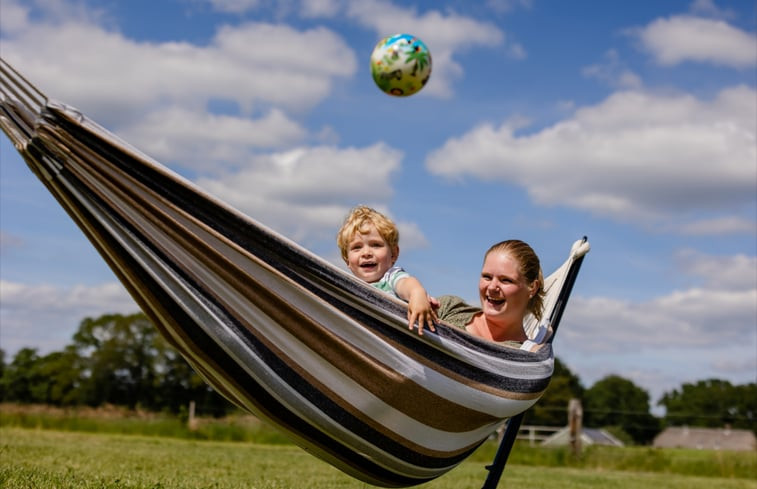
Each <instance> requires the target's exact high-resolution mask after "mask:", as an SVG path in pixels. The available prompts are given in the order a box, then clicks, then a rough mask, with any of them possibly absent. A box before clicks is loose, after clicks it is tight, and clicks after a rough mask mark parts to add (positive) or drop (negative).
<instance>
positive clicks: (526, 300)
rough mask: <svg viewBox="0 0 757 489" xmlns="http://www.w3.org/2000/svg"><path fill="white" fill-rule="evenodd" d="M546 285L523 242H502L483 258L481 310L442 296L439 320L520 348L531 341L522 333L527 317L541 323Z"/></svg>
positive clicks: (479, 292)
mask: <svg viewBox="0 0 757 489" xmlns="http://www.w3.org/2000/svg"><path fill="white" fill-rule="evenodd" d="M543 284H544V278H543V276H542V271H541V265H540V264H539V257H538V256H536V253H535V252H534V250H533V249H532V248H531V247H530V246H529V245H528V244H526V243H524V242H523V241H519V240H507V241H502V242H500V243H497V244H495V245H494V246H492V247H491V248H489V250H488V251H487V252H486V255H484V264H483V266H482V267H481V277H480V278H479V281H478V294H479V299H480V301H481V307H480V308H479V307H475V306H471V305H469V304H466V303H465V302H464V301H463V300H462V299H461V298H459V297H456V296H449V295H447V296H441V297H439V298H438V299H439V309H438V310H437V317H438V318H439V319H440V320H442V321H444V322H446V323H448V324H451V325H453V326H457V327H459V328H462V329H465V330H466V331H468V332H469V333H471V334H473V335H476V336H479V337H481V338H484V339H487V340H490V341H495V342H498V343H505V344H508V345H510V346H517V347H520V346H521V345H522V344H523V343H524V342H525V341H526V340H528V337H527V336H526V332H525V330H524V329H523V319H524V318H525V316H526V314H527V313H529V312H530V313H532V314H533V315H534V316H535V317H536V318H537V319H541V313H542V307H543V299H544V288H543ZM529 349H530V348H529Z"/></svg>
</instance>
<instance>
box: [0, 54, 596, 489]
mask: <svg viewBox="0 0 757 489" xmlns="http://www.w3.org/2000/svg"><path fill="white" fill-rule="evenodd" d="M0 126H1V127H2V129H3V131H4V132H5V133H6V135H7V136H8V137H9V138H10V139H11V141H12V142H13V143H14V145H15V147H16V149H17V150H18V151H19V153H21V155H22V156H23V157H24V159H25V161H26V162H27V164H28V165H29V167H30V168H31V170H32V171H33V172H34V173H35V174H36V175H37V176H38V177H39V179H40V180H41V181H42V183H43V184H44V185H45V186H46V187H47V188H48V190H49V191H50V192H51V193H52V195H53V196H54V197H55V198H56V199H57V201H58V202H59V203H60V205H61V206H62V207H63V208H64V209H65V210H66V211H67V212H68V214H69V215H70V216H71V218H72V219H73V220H74V221H75V222H76V224H77V225H78V226H79V227H80V228H81V230H82V231H83V232H84V233H85V234H86V236H87V237H88V238H89V240H90V241H91V242H92V244H93V245H94V246H95V247H96V248H97V250H98V251H99V253H100V254H101V255H102V257H103V258H104V259H105V261H106V262H107V263H108V264H109V266H110V267H111V268H112V269H113V271H114V272H115V274H116V275H117V276H118V278H119V279H120V281H121V282H122V283H123V285H124V286H125V287H126V289H127V290H128V291H129V293H130V294H131V295H132V296H133V297H134V299H135V300H136V301H137V303H138V304H139V305H140V307H141V308H142V309H143V311H144V312H145V313H146V314H147V315H148V316H149V317H150V319H151V320H152V321H153V322H154V324H155V325H156V327H157V328H158V329H159V330H160V332H161V334H162V335H163V336H165V338H166V339H167V340H168V341H169V343H170V344H171V345H172V346H173V347H174V348H176V349H177V350H178V351H179V352H180V353H181V354H182V355H183V356H184V358H185V359H186V360H187V361H188V362H189V363H190V364H191V366H192V367H193V368H194V369H195V370H196V371H197V372H198V373H199V374H200V375H202V377H203V378H204V379H205V380H206V381H207V382H208V384H210V385H211V386H212V387H213V388H214V389H215V390H216V391H218V392H219V393H220V394H222V395H223V396H225V397H226V398H228V399H229V400H230V401H231V402H233V403H234V404H236V405H237V406H239V407H241V408H243V409H245V410H247V411H249V412H251V413H253V414H255V415H256V416H258V417H260V418H262V419H263V420H265V421H267V422H269V423H271V424H272V425H274V426H276V427H278V428H279V429H281V430H283V431H284V432H285V433H287V434H288V435H289V436H290V437H291V439H292V440H293V441H294V442H295V443H297V444H298V445H299V446H301V447H302V448H304V449H305V450H307V451H309V452H310V453H312V454H313V455H315V456H317V457H319V458H321V459H323V460H325V461H326V462H328V463H330V464H332V465H334V466H335V467H337V468H339V469H341V470H342V471H344V472H346V473H347V474H350V475H351V476H353V477H355V478H357V479H360V480H362V481H364V482H367V483H370V484H373V485H379V486H386V487H406V486H411V485H415V484H420V483H423V482H427V481H429V480H432V479H434V478H436V477H438V476H440V475H442V474H444V473H446V472H447V471H449V470H450V469H452V468H454V467H455V466H457V465H458V464H459V463H460V462H461V461H462V460H464V459H465V458H466V457H467V456H468V455H470V454H471V453H472V452H473V451H474V450H475V449H476V448H477V447H478V446H479V445H480V444H481V443H482V442H483V441H485V440H486V439H487V438H488V437H489V436H490V435H491V434H492V433H493V432H495V430H497V428H499V427H500V426H502V424H503V422H504V421H505V420H506V419H507V418H510V417H512V416H514V415H517V414H518V413H522V412H524V411H525V410H526V409H528V408H529V407H530V406H531V405H533V404H534V403H535V402H536V401H537V400H538V399H539V397H540V396H541V395H542V393H543V392H544V391H545V389H546V388H547V385H548V384H549V380H550V377H551V375H552V370H553V360H554V359H553V352H552V347H551V341H550V342H548V343H547V344H545V345H544V346H543V347H542V348H541V349H540V350H539V351H538V352H535V353H531V352H527V351H522V350H518V349H514V348H508V347H505V346H501V345H498V344H494V343H490V342H486V341H483V340H480V339H478V338H476V337H473V336H471V335H469V334H467V333H466V332H464V331H462V330H459V329H457V328H453V327H449V326H446V325H444V324H440V325H439V326H438V328H437V332H436V333H432V332H427V333H426V334H424V335H423V336H419V335H418V334H417V333H416V332H412V331H409V330H408V329H407V324H406V321H407V320H406V306H405V305H404V303H402V302H401V301H398V300H395V299H393V298H392V297H390V296H388V295H386V294H384V293H382V292H379V291H377V290H376V289H374V288H373V287H371V286H370V285H367V284H365V283H362V282H361V281H359V280H357V279H355V278H354V277H352V276H351V275H350V274H348V273H347V272H345V271H343V270H341V269H339V268H337V267H335V266H333V265H331V264H329V263H327V262H326V261H324V260H322V259H320V258H319V257H317V256H315V255H313V254H311V253H309V252H308V251H306V250H305V249H303V248H301V247H299V246H298V245H296V244H295V243H293V242H291V241H289V240H287V239H285V238H284V237H282V236H280V235H278V234H277V233H275V232H273V231H271V230H269V229H267V228H266V227H264V226H262V225H261V224H259V223H257V222H255V221H254V220H252V219H250V218H249V217H247V216H245V215H243V214H241V213H240V212H238V211H236V210H234V209H232V208H231V207H229V206H227V205H225V204H224V203H222V202H219V201H218V200H216V199H214V198H213V197H210V196H208V195H207V194H205V193H204V192H203V191H201V190H199V189H198V188H196V187H195V186H193V185H192V184H191V183H189V182H188V181H185V180H184V179H182V178H181V177H179V176H177V175H175V174H173V173H172V172H170V171H169V170H168V169H166V168H164V167H163V166H161V165H160V164H158V163H156V162H154V161H153V160H151V159H150V158H148V157H147V156H145V155H143V154H142V153H140V152H139V151H138V150H136V149H134V148H133V147H131V146H130V145H128V144H127V143H125V142H123V141H121V140H119V139H118V138H117V137H116V136H114V135H113V134H111V133H109V132H108V131H107V130H105V129H103V128H102V127H100V126H99V125H97V124H96V123H95V122H93V121H92V120H90V119H88V118H87V117H86V116H84V115H83V114H82V113H80V112H78V111H77V110H76V109H74V108H72V107H70V106H67V105H64V104H61V103H57V102H54V101H51V100H48V99H47V97H45V96H44V95H43V94H42V93H41V92H39V91H38V90H37V89H36V88H34V87H33V86H32V85H31V84H30V83H28V82H27V81H26V80H25V79H23V77H21V76H20V75H19V74H18V73H17V72H16V71H15V70H13V68H12V67H10V65H8V64H7V63H5V62H4V61H2V60H1V59H0ZM588 249H589V245H588V242H587V241H586V239H585V238H584V239H583V240H579V241H577V242H576V243H575V244H574V245H573V247H572V249H571V251H570V254H569V257H568V259H567V260H566V261H565V263H564V264H563V265H562V266H561V267H560V268H559V269H558V270H557V271H555V273H553V274H552V275H550V276H549V277H548V279H547V280H546V289H547V298H546V309H545V317H546V318H548V320H549V321H551V327H552V328H553V330H556V328H557V323H558V322H559V319H560V315H561V313H562V310H563V307H564V304H565V301H566V300H567V296H568V294H569V293H570V289H571V287H572V284H573V280H575V274H576V273H577V271H578V268H579V266H580V263H581V261H582V259H583V255H584V254H585V253H586V252H587V251H588ZM526 327H527V331H528V332H529V333H530V334H531V335H532V336H533V335H534V334H536V333H535V332H536V331H537V330H538V329H539V325H538V324H537V323H536V321H535V320H534V319H533V318H530V319H529V321H528V324H527V325H526ZM495 484H496V482H495Z"/></svg>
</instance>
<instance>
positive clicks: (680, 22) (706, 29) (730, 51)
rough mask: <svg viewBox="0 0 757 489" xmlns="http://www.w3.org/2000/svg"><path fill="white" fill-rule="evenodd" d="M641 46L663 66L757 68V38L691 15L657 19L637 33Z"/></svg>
mask: <svg viewBox="0 0 757 489" xmlns="http://www.w3.org/2000/svg"><path fill="white" fill-rule="evenodd" d="M637 35H638V37H639V40H640V41H641V43H642V46H643V47H644V48H645V49H646V50H647V51H649V52H650V53H651V54H652V56H653V57H654V58H655V60H656V61H657V62H658V63H660V64H661V65H666V66H669V65H676V64H679V63H683V62H685V61H694V62H700V63H712V64H715V65H719V66H731V67H735V68H746V67H750V66H754V65H755V64H757V38H756V37H755V35H754V33H752V32H746V31H743V30H740V29H738V28H736V27H734V26H732V25H730V24H728V23H726V22H725V21H722V20H713V19H705V18H701V17H693V16H688V15H681V16H674V17H670V18H666V19H657V20H654V21H653V22H651V23H650V24H649V25H647V26H646V27H644V28H642V29H640V30H638V32H637Z"/></svg>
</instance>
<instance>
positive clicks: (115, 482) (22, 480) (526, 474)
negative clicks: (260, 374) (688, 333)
mask: <svg viewBox="0 0 757 489" xmlns="http://www.w3.org/2000/svg"><path fill="white" fill-rule="evenodd" d="M475 458H476V457H474V459H475ZM485 477H486V471H485V470H484V468H483V464H482V463H481V462H479V461H471V462H465V463H463V464H462V465H461V466H460V467H458V468H456V469H455V470H453V471H451V472H450V473H448V474H447V475H445V476H443V477H441V478H439V479H437V480H436V481H433V482H431V483H428V484H425V485H423V486H420V487H422V488H428V489H467V488H472V489H473V488H475V489H479V488H480V487H481V486H482V485H483V481H484V479H485ZM0 487H2V488H6V489H20V488H25V489H26V488H29V489H31V488H35V489H37V488H43V487H44V488H56V489H67V488H76V489H80V488H85V489H87V488H92V489H95V488H97V489H115V488H119V489H121V488H144V489H174V488H175V489H179V488H181V489H185V488H186V489H193V488H198V489H199V488H207V489H211V488H212V489H230V488H240V489H241V488H245V489H287V488H297V489H299V488H307V489H336V488H340V489H358V488H368V487H371V486H369V485H367V484H364V483H362V482H359V481H356V480H355V479H352V478H350V477H348V476H346V475H344V474H342V473H341V472H339V471H338V470H336V469H334V468H332V467H331V466H329V465H327V464H325V463H323V462H321V461H319V460H317V459H316V458H314V457H312V456H310V455H308V454H307V453H305V452H304V451H303V450H300V449H299V448H296V447H293V446H288V445H261V444H252V443H235V442H213V441H194V440H183V439H176V438H162V437H148V436H136V435H117V434H97V433H81V432H63V431H52V430H34V429H22V428H7V427H6V428H0ZM499 487H500V488H513V489H519V488H522V489H538V488H560V489H572V488H603V489H604V488H608V487H609V488H619V489H648V488H650V487H651V488H654V489H673V488H681V489H700V488H701V489H711V488H713V487H717V488H722V489H737V488H739V489H742V488H743V489H747V488H748V489H757V481H754V480H750V479H732V478H718V477H694V476H685V475H674V474H669V473H667V474H666V473H652V472H634V471H614V470H597V469H577V468H563V467H535V466H525V465H518V464H511V465H508V467H507V469H506V470H505V475H504V477H503V480H502V481H501V482H500V485H499Z"/></svg>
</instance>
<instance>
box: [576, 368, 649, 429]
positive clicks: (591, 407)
mask: <svg viewBox="0 0 757 489" xmlns="http://www.w3.org/2000/svg"><path fill="white" fill-rule="evenodd" d="M583 404H584V406H583V408H584V409H583V412H584V426H587V427H601V428H610V427H619V428H621V429H622V430H623V431H624V432H625V433H627V434H628V435H629V436H630V437H631V438H632V439H633V441H634V442H636V443H639V444H646V443H649V442H651V441H652V440H653V439H654V437H655V436H656V435H657V434H658V433H659V432H660V421H659V420H658V419H657V418H655V417H654V416H652V414H650V412H649V394H648V393H647V392H646V391H645V390H643V389H641V388H640V387H637V386H636V385H635V384H634V383H633V382H631V381H630V380H627V379H624V378H622V377H620V376H617V375H610V376H607V377H605V378H604V379H602V380H599V381H598V382H597V383H595V384H594V385H593V386H591V387H590V388H589V389H588V390H587V391H586V393H585V395H584V403H583Z"/></svg>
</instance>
